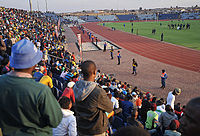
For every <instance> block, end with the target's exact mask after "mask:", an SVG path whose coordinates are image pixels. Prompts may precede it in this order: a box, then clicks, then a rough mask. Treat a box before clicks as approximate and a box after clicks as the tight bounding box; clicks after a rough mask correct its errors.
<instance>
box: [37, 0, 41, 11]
mask: <svg viewBox="0 0 200 136" xmlns="http://www.w3.org/2000/svg"><path fill="white" fill-rule="evenodd" d="M37 8H38V11H40V7H39V2H38V0H37Z"/></svg>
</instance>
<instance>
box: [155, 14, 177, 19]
mask: <svg viewBox="0 0 200 136" xmlns="http://www.w3.org/2000/svg"><path fill="white" fill-rule="evenodd" d="M178 18H179V14H159V15H158V19H159V20H165V19H178Z"/></svg>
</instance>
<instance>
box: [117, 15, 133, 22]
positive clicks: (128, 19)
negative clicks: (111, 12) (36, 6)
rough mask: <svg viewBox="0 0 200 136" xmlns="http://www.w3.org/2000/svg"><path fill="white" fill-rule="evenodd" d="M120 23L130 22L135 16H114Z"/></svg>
mask: <svg viewBox="0 0 200 136" xmlns="http://www.w3.org/2000/svg"><path fill="white" fill-rule="evenodd" d="M116 16H117V17H118V18H119V20H120V21H131V20H136V19H137V16H135V15H116Z"/></svg>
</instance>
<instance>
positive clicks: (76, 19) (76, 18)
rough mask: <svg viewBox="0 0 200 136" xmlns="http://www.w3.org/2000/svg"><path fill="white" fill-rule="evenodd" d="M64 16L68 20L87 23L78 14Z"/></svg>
mask: <svg viewBox="0 0 200 136" xmlns="http://www.w3.org/2000/svg"><path fill="white" fill-rule="evenodd" d="M63 18H64V19H67V20H69V21H71V22H76V21H77V22H78V23H85V21H84V20H82V19H80V18H78V17H77V16H64V17H63Z"/></svg>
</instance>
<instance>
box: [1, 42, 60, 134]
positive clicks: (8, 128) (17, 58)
mask: <svg viewBox="0 0 200 136" xmlns="http://www.w3.org/2000/svg"><path fill="white" fill-rule="evenodd" d="M41 59H42V52H40V51H39V50H37V48H36V47H35V45H34V44H33V43H32V42H30V41H28V40H26V39H23V40H21V41H19V42H17V43H16V44H15V45H14V46H13V47H12V53H11V57H10V66H11V67H13V68H14V71H11V72H10V73H8V74H6V75H2V76H1V77H0V128H1V129H2V132H3V135H5V136H13V135H14V136H29V135H30V136H32V135H36V136H47V135H52V128H53V127H57V125H58V124H59V123H60V121H61V120H62V112H61V110H60V106H59V104H58V102H57V101H56V99H55V98H54V96H53V95H52V92H51V90H50V88H49V87H48V86H46V85H43V84H41V83H38V82H35V80H34V79H33V78H32V75H31V74H32V71H33V70H34V69H35V65H36V64H37V63H38V62H39V61H40V60H41Z"/></svg>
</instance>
